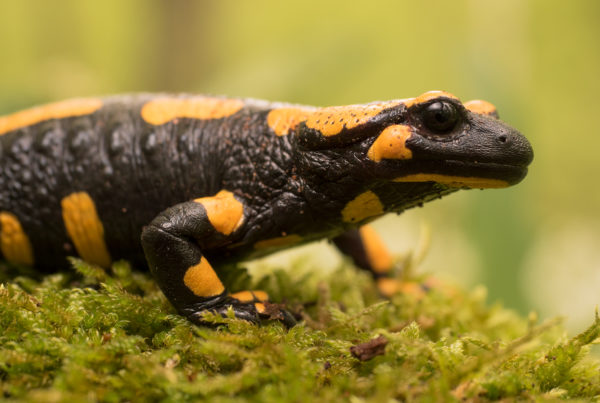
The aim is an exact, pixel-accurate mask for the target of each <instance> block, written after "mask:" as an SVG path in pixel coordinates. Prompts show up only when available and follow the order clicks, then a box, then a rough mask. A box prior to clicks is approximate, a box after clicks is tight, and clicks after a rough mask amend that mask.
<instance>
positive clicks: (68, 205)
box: [60, 192, 111, 267]
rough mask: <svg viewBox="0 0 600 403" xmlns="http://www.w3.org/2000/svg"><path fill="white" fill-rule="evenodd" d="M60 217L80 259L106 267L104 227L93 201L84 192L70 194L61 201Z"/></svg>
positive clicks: (109, 259)
mask: <svg viewBox="0 0 600 403" xmlns="http://www.w3.org/2000/svg"><path fill="white" fill-rule="evenodd" d="M60 204H61V207H62V216H63V221H64V223H65V228H66V229H67V233H68V234H69V238H71V241H73V244H74V245H75V249H77V253H78V254H79V256H81V258H82V259H84V260H86V261H88V262H90V263H94V264H97V265H98V266H102V267H108V266H110V263H111V258H110V254H109V253H108V249H107V248H106V243H105V241H104V226H103V225H102V222H101V221H100V218H99V217H98V213H97V212H96V206H95V205H94V201H93V200H92V198H91V197H90V195H88V194H87V193H86V192H77V193H72V194H70V195H69V196H67V197H65V198H64V199H62V201H61V203H60Z"/></svg>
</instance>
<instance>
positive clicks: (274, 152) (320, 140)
mask: <svg viewBox="0 0 600 403" xmlns="http://www.w3.org/2000/svg"><path fill="white" fill-rule="evenodd" d="M153 97H154V96H152V95H138V96H125V97H113V98H107V99H105V100H104V105H103V106H102V108H101V109H99V110H98V111H96V112H94V113H93V114H91V115H85V116H80V117H71V118H63V119H53V120H48V121H44V122H41V123H37V124H34V125H32V126H28V127H24V128H20V129H18V130H15V131H13V132H9V133H7V134H4V135H2V136H0V170H1V172H2V175H0V189H1V190H0V210H1V211H9V212H11V213H13V214H15V215H16V216H17V217H18V219H19V221H20V222H21V225H22V226H23V229H24V230H25V232H26V234H27V235H28V236H29V238H30V241H31V244H32V245H33V250H34V257H35V262H36V266H37V267H38V268H39V269H40V270H43V271H53V270H55V269H56V268H57V267H64V266H65V264H66V261H65V257H66V256H68V255H73V254H75V253H76V252H75V249H74V246H73V244H72V243H71V241H70V239H69V238H68V236H67V235H66V231H65V227H64V224H63V222H62V217H61V206H60V201H61V199H62V198H63V197H65V196H67V195H69V194H71V193H73V192H79V191H85V192H87V193H88V194H89V195H90V196H91V198H92V200H93V201H94V202H95V205H96V208H97V211H98V214H99V217H100V219H101V221H102V223H103V225H104V229H105V241H106V244H107V247H108V250H109V252H110V254H111V256H112V258H114V259H117V258H124V259H129V260H131V261H133V262H135V264H136V265H137V266H138V267H144V266H146V264H147V265H148V266H149V268H150V270H151V271H152V273H153V274H154V276H155V278H156V280H157V282H158V284H159V286H160V287H161V289H162V290H163V292H164V293H165V295H166V296H167V298H168V299H169V301H171V302H172V303H173V305H174V306H175V307H176V308H177V309H178V311H179V312H180V313H182V314H183V315H185V316H187V317H188V318H190V319H191V320H192V321H194V322H201V314H202V313H203V312H204V311H205V310H213V311H216V312H220V313H224V312H225V311H226V309H227V308H228V307H229V306H232V307H233V310H234V312H235V314H236V315H237V316H238V317H241V318H244V319H248V320H253V321H256V320H258V317H259V315H258V313H257V311H256V309H255V308H254V305H253V304H251V303H241V302H239V301H237V300H234V299H232V298H231V297H229V296H227V292H226V291H225V292H223V293H222V294H221V295H218V296H212V297H199V296H197V295H195V294H194V293H192V292H191V291H190V290H189V289H188V288H187V287H186V286H185V285H184V284H183V276H184V273H185V271H186V270H187V269H188V268H189V267H190V266H193V265H195V264H197V263H198V262H199V260H200V259H201V257H204V258H206V259H207V260H208V261H209V262H210V264H211V265H212V267H213V268H214V269H215V271H216V273H217V274H218V273H219V267H221V266H222V265H224V264H227V263H231V262H237V261H240V260H244V259H250V258H254V257H257V256H259V255H261V254H265V253H271V252H273V251H274V249H268V250H265V251H257V250H256V249H255V248H254V247H253V245H254V244H255V243H256V242H258V241H261V240H265V239H270V238H276V237H281V236H284V235H286V234H296V235H299V236H301V237H302V242H309V241H312V240H316V239H321V238H328V239H333V240H334V243H335V244H336V245H337V246H338V247H339V248H340V250H341V251H342V252H344V253H346V254H349V255H350V256H352V257H353V258H354V260H355V262H356V263H357V265H358V266H360V267H362V268H364V269H370V265H369V262H368V260H366V259H365V257H364V249H363V248H361V247H360V246H357V245H358V244H357V242H358V243H360V241H357V230H356V228H357V227H358V226H359V225H361V224H364V223H365V222H366V221H369V220H371V219H372V217H370V218H367V219H365V220H363V222H356V223H344V222H342V219H341V215H340V212H341V211H342V209H343V208H344V206H346V204H347V203H348V202H349V201H351V200H353V199H354V198H355V197H357V196H358V195H359V194H361V193H363V192H365V191H367V190H371V191H372V192H374V193H375V194H376V195H377V196H378V197H379V199H380V200H381V202H382V204H383V206H384V211H385V212H401V211H403V210H405V209H407V208H410V207H413V206H416V205H420V204H422V203H424V202H427V201H429V200H432V199H435V198H439V197H441V196H443V195H445V194H448V193H451V192H453V191H455V190H457V189H458V188H456V187H449V186H446V185H443V184H439V183H435V182H419V183H412V182H411V183H399V182H392V180H393V179H395V178H398V177H399V176H404V175H407V174H419V173H426V174H432V173H438V174H445V175H454V176H467V177H479V178H491V179H501V180H505V181H506V182H507V183H508V184H509V185H512V184H515V183H518V182H519V181H520V180H521V179H522V178H523V177H524V176H525V174H526V172H527V168H526V167H527V165H528V164H529V163H530V162H531V160H532V157H533V154H532V150H531V146H530V145H529V143H528V142H527V140H526V139H525V138H524V137H523V136H522V135H521V134H520V133H518V132H517V131H516V130H514V129H512V128H510V127H509V126H507V125H505V124H504V123H502V122H501V121H500V120H498V119H496V118H495V117H494V116H485V115H480V114H476V113H472V112H470V111H468V110H467V109H465V108H464V106H463V105H462V104H461V103H460V102H458V101H457V100H455V99H452V98H447V97H440V98H436V99H433V100H431V101H428V102H426V103H423V104H418V105H415V106H412V107H410V108H407V107H406V106H405V105H404V104H400V105H398V106H396V107H393V108H389V109H386V110H383V111H382V112H381V113H379V114H378V115H377V116H374V117H373V118H371V119H370V120H369V121H368V122H366V123H365V124H362V125H359V126H357V127H355V128H353V129H344V130H342V132H341V133H340V134H338V135H334V136H331V137H324V136H322V135H321V134H320V133H319V132H318V131H317V130H314V129H309V128H307V127H306V125H305V124H304V123H300V124H299V125H298V126H297V127H296V128H295V129H293V130H291V132H290V133H289V134H288V135H285V136H276V135H275V134H274V133H273V131H272V129H270V128H269V127H268V125H267V119H266V117H267V114H268V112H269V111H270V110H271V109H273V108H275V107H279V106H280V105H277V104H267V103H262V102H254V101H245V106H244V108H242V109H241V110H240V111H238V112H236V113H235V114H233V115H231V116H228V117H225V118H220V119H210V120H198V119H191V118H180V119H177V121H176V122H168V123H165V124H162V125H159V126H153V125H151V124H149V123H147V122H145V121H144V120H143V119H142V118H141V116H140V110H141V107H142V106H143V105H144V103H146V102H147V101H149V100H151V99H153ZM182 97H185V96H182ZM440 110H441V112H440ZM448 110H449V112H448ZM440 113H441V115H440ZM392 124H406V125H409V126H411V128H412V130H413V135H412V136H411V137H410V138H409V139H408V140H407V142H406V146H407V147H408V148H409V149H410V150H411V151H412V155H413V156H412V158H411V159H407V160H396V159H390V160H383V161H381V162H374V161H372V160H370V159H369V158H368V157H367V151H368V150H369V148H370V147H371V145H372V144H373V142H374V141H375V139H376V138H377V136H378V135H379V133H380V132H381V131H382V130H383V129H384V128H385V127H387V126H389V125H392ZM223 189H226V190H228V191H231V192H232V193H233V194H234V195H235V198H236V200H238V201H240V202H241V203H242V204H243V206H244V221H243V224H242V225H241V226H240V227H239V228H237V229H236V230H235V231H234V232H233V233H231V234H230V235H223V234H221V233H219V232H217V231H216V230H215V229H214V228H213V227H212V225H211V223H210V222H209V220H208V219H207V215H206V211H205V210H204V207H203V206H202V205H201V204H199V203H196V202H193V201H192V200H193V199H196V198H199V197H207V196H213V195H215V194H216V193H217V192H219V191H221V190H223ZM140 236H141V239H142V241H141V242H140ZM288 319H289V318H288ZM286 320H287V319H286ZM286 320H284V322H286ZM287 322H288V323H289V322H290V321H289V320H287Z"/></svg>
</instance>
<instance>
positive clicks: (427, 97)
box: [404, 91, 458, 108]
mask: <svg viewBox="0 0 600 403" xmlns="http://www.w3.org/2000/svg"><path fill="white" fill-rule="evenodd" d="M440 97H444V98H452V99H456V100H457V101H458V98H457V97H456V96H455V95H452V94H450V93H449V92H445V91H429V92H426V93H424V94H421V95H419V96H418V97H416V98H411V99H407V100H406V101H404V104H405V105H406V107H407V108H410V107H411V106H414V105H419V104H422V103H425V102H429V101H431V100H432V99H436V98H440Z"/></svg>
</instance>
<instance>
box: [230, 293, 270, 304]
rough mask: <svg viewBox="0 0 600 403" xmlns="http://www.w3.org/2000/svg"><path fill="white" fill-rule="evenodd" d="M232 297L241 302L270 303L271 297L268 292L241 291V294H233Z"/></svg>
mask: <svg viewBox="0 0 600 403" xmlns="http://www.w3.org/2000/svg"><path fill="white" fill-rule="evenodd" d="M231 297H232V298H235V299H237V300H238V301H241V302H252V301H268V300H269V295H268V294H267V293H266V292H264V291H260V290H254V291H240V292H236V293H234V294H231Z"/></svg>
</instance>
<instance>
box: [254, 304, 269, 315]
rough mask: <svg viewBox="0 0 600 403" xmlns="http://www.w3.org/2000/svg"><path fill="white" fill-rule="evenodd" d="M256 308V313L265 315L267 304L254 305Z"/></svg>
mask: <svg viewBox="0 0 600 403" xmlns="http://www.w3.org/2000/svg"><path fill="white" fill-rule="evenodd" d="M254 307H255V308H256V311H257V312H258V313H265V312H266V310H267V309H266V308H265V304H263V303H262V302H257V303H255V304H254Z"/></svg>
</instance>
